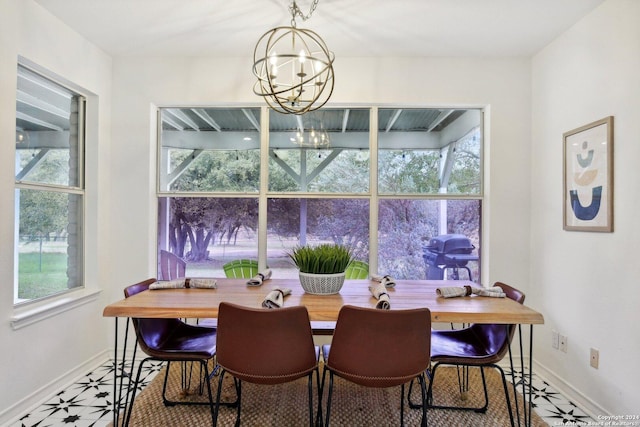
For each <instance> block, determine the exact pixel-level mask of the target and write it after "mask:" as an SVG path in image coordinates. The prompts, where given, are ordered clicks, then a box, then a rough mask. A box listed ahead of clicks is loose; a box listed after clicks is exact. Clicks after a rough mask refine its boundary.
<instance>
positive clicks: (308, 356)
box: [216, 302, 317, 384]
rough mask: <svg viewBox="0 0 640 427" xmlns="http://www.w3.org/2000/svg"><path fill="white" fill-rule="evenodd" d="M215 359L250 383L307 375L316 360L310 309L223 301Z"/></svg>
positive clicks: (290, 379)
mask: <svg viewBox="0 0 640 427" xmlns="http://www.w3.org/2000/svg"><path fill="white" fill-rule="evenodd" d="M216 359H217V362H218V364H219V365H220V366H222V367H223V368H224V369H225V370H227V371H228V372H230V373H231V374H232V375H234V376H235V377H237V378H239V379H241V380H243V381H248V382H251V383H257V384H279V383H284V382H288V381H293V380H295V379H298V378H301V377H303V376H305V375H308V374H309V373H310V372H311V371H312V370H313V369H315V368H316V366H317V358H316V351H315V346H314V344H313V335H312V333H311V325H310V323H309V313H308V312H307V308H306V307H304V306H292V307H284V308H278V309H256V308H249V307H242V306H239V305H236V304H231V303H226V302H221V303H220V307H219V309H218V337H217V355H216Z"/></svg>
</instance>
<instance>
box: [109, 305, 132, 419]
mask: <svg viewBox="0 0 640 427" xmlns="http://www.w3.org/2000/svg"><path fill="white" fill-rule="evenodd" d="M129 320H130V319H129V318H127V319H126V326H125V332H124V343H123V346H122V358H121V359H122V361H121V362H120V366H118V318H117V317H115V345H114V355H113V427H118V425H119V417H118V415H119V410H120V407H121V403H122V389H123V387H124V384H123V383H124V379H125V377H127V378H129V379H131V378H132V375H133V367H134V366H133V365H134V361H135V359H136V350H137V345H136V346H134V348H133V356H132V358H131V369H130V370H129V373H128V374H127V372H126V355H127V342H128V337H129ZM118 378H119V379H120V380H119V381H118ZM131 392H132V389H131V381H128V382H127V389H126V391H125V393H126V394H125V402H124V414H123V415H124V416H123V418H122V419H123V420H125V419H126V415H127V408H128V402H129V396H130V394H131ZM123 425H124V421H123Z"/></svg>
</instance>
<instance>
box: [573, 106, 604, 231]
mask: <svg viewBox="0 0 640 427" xmlns="http://www.w3.org/2000/svg"><path fill="white" fill-rule="evenodd" d="M563 140H564V173H563V181H564V195H563V202H564V204H563V214H564V227H563V228H564V229H565V230H575V231H600V232H612V231H613V117H612V116H609V117H605V118H604V119H601V120H598V121H595V122H593V123H589V124H588V125H584V126H582V127H579V128H577V129H573V130H571V131H569V132H565V133H564V134H563Z"/></svg>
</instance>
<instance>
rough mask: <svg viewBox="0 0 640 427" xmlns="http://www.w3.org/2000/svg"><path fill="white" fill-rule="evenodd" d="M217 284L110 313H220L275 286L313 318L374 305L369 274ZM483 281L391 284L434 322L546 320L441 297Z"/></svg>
mask: <svg viewBox="0 0 640 427" xmlns="http://www.w3.org/2000/svg"><path fill="white" fill-rule="evenodd" d="M216 280H217V289H161V290H148V291H144V292H141V293H139V294H136V295H133V296H131V297H129V298H126V299H123V300H121V301H118V302H115V303H113V304H109V305H108V306H106V307H105V309H104V311H103V316H105V317H147V318H174V317H175V318H216V317H217V316H218V305H219V304H220V302H221V301H227V302H231V303H235V304H239V305H244V306H248V307H255V308H260V307H261V306H262V301H263V300H264V298H265V296H266V295H267V293H269V291H270V290H272V289H273V288H275V287H282V288H289V289H291V295H288V296H286V297H285V299H284V305H285V307H286V306H293V305H304V306H306V307H307V310H308V311H309V318H310V320H312V321H335V320H337V318H338V312H339V311H340V308H341V307H342V306H343V305H355V306H359V307H370V308H375V304H376V302H377V300H376V299H375V298H374V297H372V296H371V293H370V292H369V288H368V286H369V285H370V284H372V283H376V282H373V281H370V280H346V281H345V283H344V286H343V287H342V289H341V291H340V293H338V294H334V295H311V294H308V293H305V292H304V290H303V289H302V287H301V286H300V282H299V281H298V280H297V279H270V280H268V281H265V282H264V284H263V285H262V286H247V285H246V281H247V280H246V279H226V278H224V279H222V278H221V279H216ZM464 285H471V286H478V285H477V284H476V283H472V282H468V281H465V280H396V286H395V287H393V288H387V293H388V294H389V299H390V302H391V309H392V310H399V309H411V308H421V307H427V308H429V309H430V310H431V319H432V321H433V322H454V323H509V324H511V323H513V324H543V323H544V318H543V316H542V314H541V313H539V312H537V311H535V310H533V309H531V308H529V307H527V306H525V305H521V304H518V303H516V302H515V301H513V300H511V299H509V298H491V297H480V296H475V295H473V296H468V297H455V298H442V297H438V296H437V295H436V288H438V287H442V286H464Z"/></svg>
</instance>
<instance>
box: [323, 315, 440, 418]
mask: <svg viewBox="0 0 640 427" xmlns="http://www.w3.org/2000/svg"><path fill="white" fill-rule="evenodd" d="M430 330H431V312H430V311H429V309H428V308H418V309H411V310H378V309H371V308H361V307H354V306H348V305H347V306H344V307H342V308H341V309H340V313H339V314H338V321H337V322H336V329H335V332H334V334H333V340H332V341H331V344H327V345H324V346H323V347H322V353H323V357H324V370H323V373H322V387H321V390H323V389H324V383H325V378H326V374H327V372H328V373H329V391H328V394H327V408H326V425H327V426H328V425H329V418H330V416H331V398H332V394H333V379H334V375H337V376H339V377H341V378H344V379H346V380H348V381H351V382H353V383H355V384H359V385H362V386H366V387H376V388H386V387H395V386H401V389H400V425H404V385H405V384H406V383H408V382H410V381H412V380H414V379H417V380H418V381H419V383H420V385H421V390H422V400H423V402H424V401H425V400H426V397H427V393H426V385H425V378H424V372H425V371H426V370H427V368H428V367H429V363H430V362H429V349H430V339H431V337H430V335H429V331H430ZM319 406H321V404H320V405H319ZM422 409H423V410H422V425H423V426H426V425H427V411H426V407H425V405H423V408H422Z"/></svg>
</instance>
